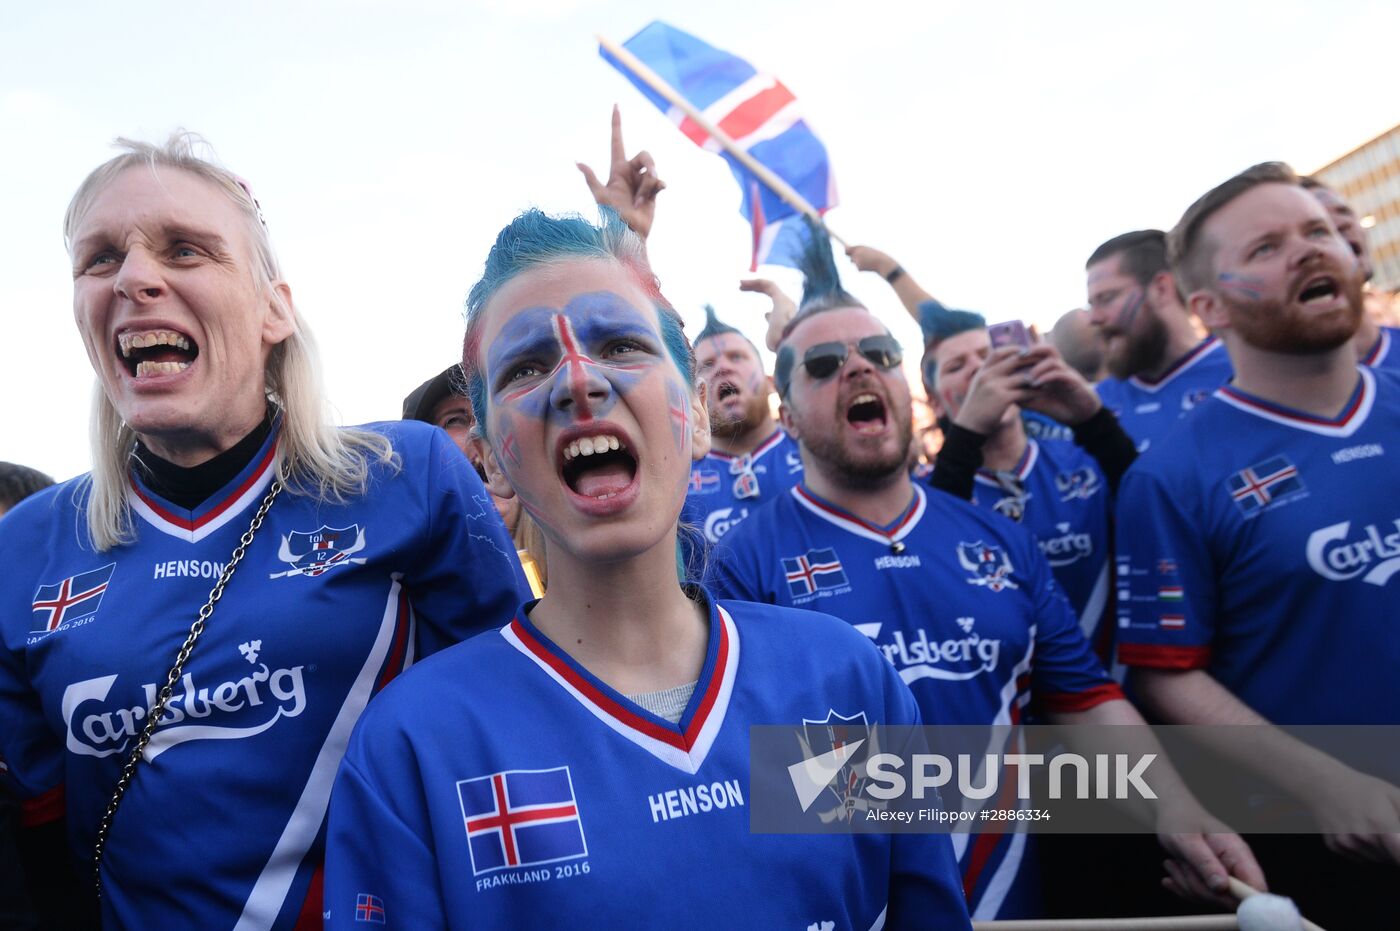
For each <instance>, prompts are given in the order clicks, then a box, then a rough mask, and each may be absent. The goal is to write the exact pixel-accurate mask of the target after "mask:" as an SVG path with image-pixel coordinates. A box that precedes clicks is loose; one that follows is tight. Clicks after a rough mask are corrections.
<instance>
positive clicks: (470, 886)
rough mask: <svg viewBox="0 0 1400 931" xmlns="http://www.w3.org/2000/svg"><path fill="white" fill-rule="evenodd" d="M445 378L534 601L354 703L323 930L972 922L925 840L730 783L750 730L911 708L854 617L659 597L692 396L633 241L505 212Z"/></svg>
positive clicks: (618, 226)
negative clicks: (530, 536) (543, 559)
mask: <svg viewBox="0 0 1400 931" xmlns="http://www.w3.org/2000/svg"><path fill="white" fill-rule="evenodd" d="M463 364H464V367H465V370H466V371H467V373H468V378H469V382H470V390H471V397H472V401H473V405H474V407H475V409H476V414H477V422H478V425H479V429H481V430H482V431H483V434H484V437H485V439H486V441H487V445H488V449H489V451H488V453H487V456H486V469H487V474H488V477H489V480H490V484H491V487H492V490H493V491H495V492H497V493H498V494H503V495H512V494H513V495H517V496H519V498H520V501H521V504H522V506H523V507H524V508H525V509H526V510H528V511H529V512H530V514H531V516H532V517H534V519H535V520H536V521H537V522H538V523H539V525H540V527H541V529H542V530H543V532H544V534H545V536H546V537H547V539H548V541H549V542H548V547H547V562H548V571H549V578H550V586H549V589H548V591H547V592H546V594H545V596H544V597H543V598H541V599H539V600H537V601H532V602H527V603H526V604H524V605H523V606H521V608H520V609H519V611H517V612H516V614H515V616H514V617H513V618H510V617H503V618H501V619H500V622H501V624H503V625H504V626H502V627H501V628H500V629H499V630H496V631H493V632H491V633H488V634H484V635H482V636H481V637H478V638H476V639H474V640H472V641H469V642H468V643H465V644H462V645H461V646H460V648H458V649H454V650H449V651H447V652H446V653H445V654H443V655H442V656H441V658H440V659H434V658H430V659H429V660H428V661H426V662H424V663H421V664H419V665H418V666H416V667H415V668H414V669H413V670H411V671H410V672H409V673H408V674H407V675H405V676H404V677H402V679H401V680H400V681H398V682H396V683H394V684H393V685H391V686H390V687H389V689H388V690H386V692H385V694H384V695H383V697H382V699H381V700H380V701H377V702H376V703H375V704H374V706H373V707H371V708H370V710H369V713H368V715H367V716H366V717H365V718H364V719H363V721H362V723H361V725H360V726H359V727H358V729H357V731H356V733H355V735H354V737H353V738H352V740H351V747H350V750H349V753H348V755H347V757H346V760H345V763H344V765H343V766H342V768H341V771H340V774H339V776H338V778H337V782H336V787H335V791H334V797H333V801H332V811H331V827H330V833H329V839H328V846H329V856H328V859H327V877H326V899H325V907H326V910H327V914H328V915H329V926H330V927H350V926H357V925H358V923H359V922H363V921H372V922H383V923H385V924H390V925H397V926H400V927H408V928H415V929H417V928H443V927H467V926H469V925H470V926H471V927H474V928H476V927H491V928H495V927H500V928H519V927H563V926H572V927H652V926H667V927H707V928H708V927H764V928H767V927H807V926H808V925H809V924H812V923H813V921H816V922H817V923H819V924H822V925H823V926H827V927H830V926H835V927H843V928H862V929H864V928H871V927H880V926H882V925H883V926H885V927H912V926H917V927H938V928H967V927H969V922H968V918H967V913H966V907H965V905H964V904H963V899H962V892H961V889H960V886H959V882H958V879H957V874H956V870H955V867H954V863H953V859H952V851H951V845H950V844H949V842H948V838H947V837H946V836H942V835H927V834H921V835H893V836H892V835H889V834H882V833H859V832H855V833H846V832H840V833H827V834H785V835H776V834H774V835H765V834H754V833H751V832H750V811H749V809H750V808H751V807H752V802H753V800H752V798H751V797H750V795H751V790H752V789H753V788H755V787H757V786H758V785H759V784H760V783H761V782H764V781H766V780H769V779H774V778H776V779H780V780H781V781H782V782H784V783H785V782H787V781H788V774H787V773H786V772H783V771H781V768H778V769H779V771H778V772H776V773H768V772H767V771H766V770H761V769H760V768H758V767H755V768H754V769H753V772H752V773H751V769H750V759H749V728H750V726H751V725H756V724H775V723H780V724H792V725H795V728H796V730H797V732H798V733H799V734H800V733H802V722H803V721H804V719H805V720H807V721H810V722H814V724H812V725H808V729H809V731H810V730H812V729H813V727H815V728H816V729H818V730H820V729H821V728H822V727H824V726H829V725H831V723H832V722H836V721H838V719H839V721H840V722H842V723H843V726H844V722H851V723H852V724H854V723H855V722H857V721H859V722H860V723H861V725H862V726H875V725H880V726H883V725H891V724H916V723H918V720H919V717H918V711H917V708H916V706H915V704H914V701H913V698H912V696H911V695H910V693H909V691H908V689H907V688H906V687H905V686H904V684H903V683H902V682H901V681H900V679H899V678H898V676H897V675H896V674H895V673H894V671H893V669H892V668H891V667H890V665H889V664H888V663H887V662H885V661H884V659H883V658H882V657H881V656H880V655H879V654H878V653H877V652H876V651H875V649H874V648H873V647H872V646H871V645H870V643H869V642H868V641H867V640H866V639H865V638H864V637H863V636H861V635H860V634H859V633H858V632H856V631H854V630H853V629H852V628H851V627H850V626H849V625H847V624H845V623H843V622H841V621H837V620H836V619H834V618H830V617H827V616H825V615H821V614H814V613H811V612H805V611H795V610H790V609H783V608H777V607H772V606H765V605H755V604H748V603H744V602H723V601H716V600H715V599H714V598H712V597H711V596H710V595H709V594H708V593H707V592H706V591H705V590H704V589H702V588H698V587H687V586H684V585H682V583H681V581H680V579H679V578H678V574H677V568H676V559H675V553H676V532H677V519H678V516H679V514H680V511H681V505H682V503H683V501H684V498H685V492H686V487H687V479H688V476H689V472H690V463H691V461H692V460H693V459H696V458H698V457H700V456H702V455H704V453H705V451H706V449H707V448H708V446H709V432H708V426H707V420H706V417H705V403H704V394H705V392H704V388H703V386H702V385H697V384H696V380H695V375H694V361H693V358H692V356H691V353H690V348H689V346H688V344H687V343H686V340H685V337H684V335H683V333H682V330H681V326H680V319H679V317H678V315H677V314H676V312H675V310H674V309H673V308H672V307H671V306H670V304H669V303H667V301H666V300H665V298H663V297H662V296H661V293H660V290H659V287H658V285H657V281H656V278H655V276H654V275H653V274H652V272H651V270H650V268H649V266H648V265H647V262H646V258H645V255H644V254H643V252H642V250H641V244H640V240H638V239H637V238H636V236H635V234H633V233H631V232H630V231H628V230H627V229H626V227H625V226H623V225H622V223H621V222H620V221H619V220H618V219H617V217H616V215H615V214H612V213H611V212H609V211H605V213H604V218H603V222H602V223H601V225H594V224H591V223H588V222H586V221H584V220H582V219H578V218H565V219H556V218H551V217H548V216H546V215H544V214H542V213H539V212H538V211H530V212H528V213H525V214H523V215H522V216H520V217H518V218H517V219H516V220H515V221H514V222H512V223H511V224H510V225H509V226H507V227H506V228H505V229H504V230H503V231H502V232H501V234H500V236H499V237H498V238H497V240H496V244H495V246H494V247H493V248H492V250H491V253H490V256H489V257H488V258H487V262H486V270H485V274H484V276H483V277H482V280H481V281H480V282H479V283H478V284H477V285H476V286H475V287H474V288H473V289H472V291H471V294H470V296H469V297H468V299H467V335H466V340H465V343H464V358H463ZM816 722H819V723H816ZM794 745H796V744H794ZM800 761H801V758H800V757H799V758H798V759H797V760H796V761H789V762H800ZM751 777H752V778H751ZM787 792H788V794H789V795H790V794H791V787H790V786H789V787H788V789H787ZM828 794H829V793H828ZM847 801H857V800H855V799H853V798H850V799H846V798H838V799H837V806H836V809H835V810H836V811H837V812H840V813H841V814H842V815H843V816H846V817H849V812H850V811H852V810H853V808H852V807H849V806H848V807H846V808H842V805H843V804H844V803H845V802H847ZM829 803H830V799H828V804H827V806H826V807H830V805H829ZM828 923H829V924H828Z"/></svg>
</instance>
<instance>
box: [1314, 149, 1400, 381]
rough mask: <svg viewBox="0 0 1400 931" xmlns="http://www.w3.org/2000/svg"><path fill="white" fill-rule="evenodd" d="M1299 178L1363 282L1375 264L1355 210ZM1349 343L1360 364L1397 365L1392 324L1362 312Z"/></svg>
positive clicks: (1399, 341)
mask: <svg viewBox="0 0 1400 931" xmlns="http://www.w3.org/2000/svg"><path fill="white" fill-rule="evenodd" d="M1298 181H1299V183H1300V184H1302V185H1303V187H1305V188H1307V189H1308V191H1310V192H1311V193H1312V196H1313V197H1316V198H1317V201H1318V203H1320V204H1322V206H1324V207H1326V208H1327V213H1328V215H1329V216H1331V217H1332V223H1333V224H1334V225H1335V226H1336V227H1337V232H1338V233H1341V234H1342V238H1343V239H1345V240H1346V241H1347V245H1348V246H1350V247H1351V252H1352V254H1353V255H1355V256H1356V264H1357V265H1358V266H1359V268H1360V272H1361V280H1362V282H1367V281H1370V280H1371V276H1372V275H1373V274H1374V273H1375V266H1374V265H1373V264H1372V262H1371V249H1370V247H1369V245H1368V244H1367V242H1366V231H1365V230H1364V229H1362V228H1361V223H1360V222H1359V221H1358V219H1357V217H1356V211H1354V210H1352V209H1351V205H1350V204H1348V203H1347V202H1346V201H1344V200H1342V198H1341V195H1339V194H1338V193H1337V192H1336V191H1334V190H1332V189H1331V188H1330V187H1328V186H1327V185H1325V184H1323V183H1322V182H1321V181H1319V180H1317V179H1316V178H1310V177H1306V176H1305V177H1302V178H1299V179H1298ZM1351 343H1352V345H1353V346H1355V347H1356V357H1357V358H1358V359H1360V360H1361V362H1362V364H1363V365H1370V366H1374V367H1377V368H1390V369H1400V332H1397V331H1396V329H1395V328H1394V327H1386V326H1381V325H1380V324H1379V323H1377V322H1376V321H1375V320H1373V319H1371V316H1370V315H1369V314H1364V313H1363V314H1362V315H1361V325H1360V326H1358V327H1357V328H1356V336H1355V337H1353V338H1352V341H1351Z"/></svg>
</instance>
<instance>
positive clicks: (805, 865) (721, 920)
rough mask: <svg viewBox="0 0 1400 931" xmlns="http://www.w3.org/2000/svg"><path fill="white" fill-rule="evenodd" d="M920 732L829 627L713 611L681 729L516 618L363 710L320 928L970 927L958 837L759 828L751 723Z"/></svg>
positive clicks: (872, 658) (887, 674) (913, 715)
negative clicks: (755, 826) (908, 727)
mask: <svg viewBox="0 0 1400 931" xmlns="http://www.w3.org/2000/svg"><path fill="white" fill-rule="evenodd" d="M833 714H834V715H839V716H840V717H841V718H842V719H843V720H851V719H857V718H859V719H863V721H864V722H865V723H866V724H868V725H875V724H911V723H916V722H917V721H918V709H917V707H916V706H915V703H914V700H913V698H912V696H911V695H910V694H909V690H908V689H907V688H906V687H905V686H904V685H903V683H901V682H900V681H899V679H898V677H897V676H895V675H894V674H893V671H892V670H891V669H890V667H889V665H888V664H887V663H885V662H883V661H882V660H881V659H880V657H879V655H878V654H877V653H876V652H875V651H874V650H873V649H871V647H870V644H869V643H868V642H865V641H864V640H863V638H861V637H860V636H859V635H858V634H856V633H854V632H853V631H851V630H850V628H849V627H847V626H846V625H845V624H842V623H841V622H840V621H837V620H835V619H834V618H829V617H825V616H823V615H818V614H812V613H810V612H805V611H804V612H798V611H789V610H786V609H781V608H773V607H770V606H767V605H753V604H744V603H741V602H715V601H714V600H712V599H711V600H710V632H709V645H708V651H707V655H706V658H705V662H704V666H703V668H702V670H701V672H700V677H699V680H698V682H697V683H696V686H695V691H694V694H693V695H692V696H691V699H690V703H689V705H688V707H687V708H686V710H685V712H684V714H683V715H682V717H681V719H680V721H679V723H676V724H672V723H671V722H669V721H667V720H665V719H662V718H659V717H657V716H655V715H653V714H651V713H650V712H648V711H646V710H645V709H644V708H642V707H641V706H639V705H637V704H635V703H634V702H632V701H631V700H630V699H628V698H627V697H626V696H624V695H621V694H619V693H618V692H616V691H614V690H613V689H612V688H610V687H609V686H608V685H607V684H606V683H604V682H602V681H601V680H599V679H598V678H596V677H595V676H593V675H592V674H590V673H589V672H588V671H587V670H586V669H584V668H583V667H581V666H580V665H579V664H577V663H576V662H574V661H573V659H572V658H571V657H570V656H569V655H568V654H567V653H565V652H564V651H563V650H561V649H560V648H559V647H558V646H557V645H555V644H554V643H552V642H551V641H550V640H549V638H548V637H546V636H545V635H544V634H543V633H542V632H541V631H540V630H539V629H538V628H536V627H535V626H534V625H533V624H532V623H531V622H530V620H529V618H528V616H527V613H526V611H525V610H524V609H522V610H521V611H520V612H518V613H517V615H516V617H515V619H514V620H513V621H511V622H510V624H508V625H507V626H506V627H504V628H502V629H501V630H499V631H493V632H491V633H487V634H483V635H482V636H480V637H477V638H475V639H473V640H472V641H471V642H469V643H465V644H462V645H460V646H457V647H453V648H452V649H450V650H446V651H444V652H442V653H441V654H439V655H437V656H434V657H432V658H430V659H428V660H427V661H425V662H423V663H421V664H420V665H419V666H417V667H416V668H414V669H412V670H410V671H409V673H408V674H406V675H405V676H403V677H402V679H401V680H399V681H398V682H395V683H394V684H393V685H392V686H391V687H390V688H389V689H387V690H386V691H385V693H384V694H383V695H382V696H381V697H380V698H379V699H377V700H376V701H375V702H374V704H373V705H371V706H370V708H369V710H368V712H366V714H365V716H364V718H363V719H362V721H361V722H360V724H359V726H358V727H357V729H356V731H355V735H354V737H353V738H352V739H351V743H350V748H349V750H348V752H347V753H346V757H345V761H344V763H343V765H342V766H341V771H340V775H339V777H338V778H337V780H336V785H335V792H334V795H333V797H332V801H331V816H330V827H329V833H328V841H327V858H326V898H325V903H326V909H327V911H328V912H329V918H328V927H331V928H362V927H364V926H365V922H367V921H368V922H372V923H383V924H386V925H388V926H392V927H397V928H412V929H415V931H416V929H441V928H509V929H514V928H568V927H590V928H698V929H709V928H795V929H802V928H809V927H812V928H826V929H831V928H856V929H861V931H864V929H868V928H879V927H882V926H883V927H887V928H893V927H899V928H964V929H965V928H969V927H970V924H969V922H968V917H967V911H966V906H965V904H964V903H963V900H962V893H961V890H960V888H959V885H958V876H957V869H956V865H955V864H954V861H953V855H952V846H951V843H950V841H949V839H948V836H947V835H935V834H925V835H915V834H903V835H900V834H895V835H890V834H855V835H847V834H823V835H803V834H784V835H775V834H753V833H750V830H749V807H750V804H751V799H750V798H749V796H748V791H749V785H750V771H749V728H750V726H751V725H757V724H787V723H792V724H795V725H801V724H802V722H804V721H808V722H813V723H818V722H828V721H831V720H833V717H832V716H833Z"/></svg>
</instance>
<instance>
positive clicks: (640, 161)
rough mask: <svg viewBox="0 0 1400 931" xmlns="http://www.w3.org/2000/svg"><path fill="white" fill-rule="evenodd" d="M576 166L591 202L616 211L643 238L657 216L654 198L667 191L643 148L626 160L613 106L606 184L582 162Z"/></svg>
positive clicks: (617, 111)
mask: <svg viewBox="0 0 1400 931" xmlns="http://www.w3.org/2000/svg"><path fill="white" fill-rule="evenodd" d="M577 164H578V170H579V171H581V172H583V180H584V181H586V182H587V183H588V190H589V192H590V193H591V194H592V195H593V199H594V200H595V201H597V202H598V203H599V204H601V205H605V206H608V207H611V208H613V209H614V210H616V211H617V212H618V214H619V215H620V216H621V217H622V220H623V222H624V223H626V224H627V225H628V226H630V227H631V228H632V231H633V232H634V233H636V234H637V235H638V236H640V237H642V238H643V239H646V238H647V235H648V234H649V233H650V232H651V224H652V220H654V219H655V217H656V195H657V194H660V193H661V192H662V191H663V190H665V189H666V182H665V181H662V180H661V179H660V178H658V177H657V176H656V162H655V161H653V160H652V157H651V153H649V152H647V151H646V150H645V149H643V150H642V151H640V152H638V153H637V154H636V155H634V156H632V157H631V158H628V157H627V151H626V149H625V148H624V147H623V144H622V113H621V112H620V111H619V110H618V108H617V105H616V104H614V105H613V112H612V159H611V161H610V162H609V164H608V180H607V183H603V182H601V181H599V180H598V176H597V175H596V174H594V172H593V169H592V168H589V167H588V166H587V165H585V164H584V163H583V162H578V163H577Z"/></svg>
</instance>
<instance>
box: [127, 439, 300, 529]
mask: <svg viewBox="0 0 1400 931" xmlns="http://www.w3.org/2000/svg"><path fill="white" fill-rule="evenodd" d="M281 425H282V424H281V419H280V418H279V419H278V420H277V422H276V423H274V424H273V427H272V432H271V434H269V436H268V438H267V440H266V441H265V442H264V443H263V445H262V447H261V448H260V449H259V450H258V451H257V453H256V454H255V455H254V456H253V459H252V461H251V462H249V463H248V465H247V466H245V467H244V468H243V471H242V472H239V473H238V474H237V475H236V476H234V477H233V479H232V481H230V482H229V483H228V484H227V485H225V486H224V487H223V488H222V489H221V490H219V491H217V492H215V493H214V494H212V495H210V496H209V499H208V500H207V501H205V502H204V503H203V504H201V505H200V506H199V507H197V508H195V509H194V510H192V511H190V510H186V509H185V508H182V507H180V506H179V505H177V504H171V503H170V502H169V501H166V500H165V499H164V498H162V497H160V496H159V495H157V494H156V493H155V492H153V491H151V490H150V489H149V488H147V487H146V486H145V484H143V483H142V482H141V480H140V479H139V478H137V477H136V476H135V475H131V476H130V487H129V488H127V494H126V500H127V503H128V504H129V505H131V509H132V510H133V511H135V512H136V513H137V514H139V515H140V516H141V517H142V518H143V519H145V521H146V522H147V523H148V524H150V525H151V526H152V527H154V528H155V529H157V530H159V531H160V532H162V533H168V534H170V536H172V537H175V538H176V539H179V540H184V541H186V542H188V543H198V542H199V541H200V540H203V539H204V538H205V537H207V536H209V535H210V534H211V533H214V532H215V531H217V530H218V529H219V528H221V527H223V526H224V525H225V524H227V523H228V522H229V521H231V520H233V519H234V518H235V517H237V516H238V515H240V514H242V513H243V512H244V511H245V510H247V508H248V506H249V505H251V504H252V503H253V502H255V501H258V500H260V499H261V498H262V496H263V494H264V493H265V492H266V491H267V486H268V485H270V484H272V479H273V477H274V476H275V475H276V474H277V441H278V439H279V438H280V437H281V434H282V431H281Z"/></svg>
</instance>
